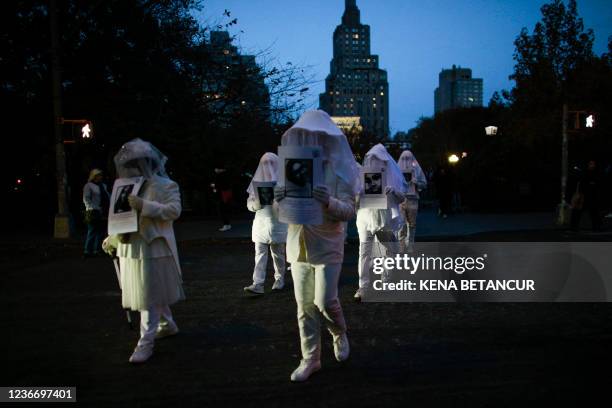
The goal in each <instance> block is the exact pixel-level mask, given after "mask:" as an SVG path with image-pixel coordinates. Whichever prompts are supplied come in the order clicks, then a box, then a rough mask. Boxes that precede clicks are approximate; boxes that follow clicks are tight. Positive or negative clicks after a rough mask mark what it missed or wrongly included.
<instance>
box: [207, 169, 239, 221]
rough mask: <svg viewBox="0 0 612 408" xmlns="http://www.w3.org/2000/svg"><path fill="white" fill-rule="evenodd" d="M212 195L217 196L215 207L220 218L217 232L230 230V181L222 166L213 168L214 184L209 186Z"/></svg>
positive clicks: (231, 199)
mask: <svg viewBox="0 0 612 408" xmlns="http://www.w3.org/2000/svg"><path fill="white" fill-rule="evenodd" d="M210 186H211V187H212V189H213V193H215V194H216V196H217V206H218V211H219V217H220V218H221V222H222V224H223V225H222V226H221V228H219V231H221V232H225V231H229V230H231V229H232V224H231V221H230V216H231V212H232V207H231V204H232V201H233V192H232V186H231V181H230V176H229V173H228V171H227V169H226V168H225V166H224V165H223V164H221V165H218V166H217V167H215V177H214V182H213V183H212V184H211V185H210Z"/></svg>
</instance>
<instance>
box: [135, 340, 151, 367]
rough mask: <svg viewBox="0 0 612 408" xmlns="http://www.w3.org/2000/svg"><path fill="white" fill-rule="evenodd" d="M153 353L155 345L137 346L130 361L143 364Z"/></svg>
mask: <svg viewBox="0 0 612 408" xmlns="http://www.w3.org/2000/svg"><path fill="white" fill-rule="evenodd" d="M152 355H153V346H152V345H151V346H136V348H135V349H134V352H133V353H132V355H131V356H130V363H132V364H141V363H144V362H145V361H147V360H148V359H149V357H151V356H152Z"/></svg>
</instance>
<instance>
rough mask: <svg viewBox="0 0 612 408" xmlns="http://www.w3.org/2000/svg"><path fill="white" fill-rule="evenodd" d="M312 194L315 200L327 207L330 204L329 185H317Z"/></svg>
mask: <svg viewBox="0 0 612 408" xmlns="http://www.w3.org/2000/svg"><path fill="white" fill-rule="evenodd" d="M312 195H313V197H314V198H315V200H317V201H320V202H321V203H323V205H324V206H325V207H327V206H328V205H329V189H328V188H327V186H316V187H315V188H313V189H312Z"/></svg>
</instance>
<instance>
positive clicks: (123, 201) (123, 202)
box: [113, 184, 134, 214]
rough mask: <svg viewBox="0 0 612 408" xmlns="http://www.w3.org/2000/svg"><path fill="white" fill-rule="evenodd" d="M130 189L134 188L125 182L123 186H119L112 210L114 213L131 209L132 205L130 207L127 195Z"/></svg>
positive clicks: (130, 191)
mask: <svg viewBox="0 0 612 408" xmlns="http://www.w3.org/2000/svg"><path fill="white" fill-rule="evenodd" d="M132 190H134V185H133V184H126V185H125V186H121V187H119V190H118V191H117V199H116V200H115V205H114V207H113V212H114V213H115V214H120V213H124V212H129V211H132V207H130V203H129V202H128V197H129V196H130V194H131V193H132Z"/></svg>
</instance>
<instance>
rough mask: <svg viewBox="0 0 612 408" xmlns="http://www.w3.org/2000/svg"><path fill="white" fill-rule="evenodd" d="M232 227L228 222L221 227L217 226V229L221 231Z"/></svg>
mask: <svg viewBox="0 0 612 408" xmlns="http://www.w3.org/2000/svg"><path fill="white" fill-rule="evenodd" d="M231 229H232V226H231V225H229V224H225V225H224V226H222V227H221V228H219V231H221V232H225V231H229V230H231Z"/></svg>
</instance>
